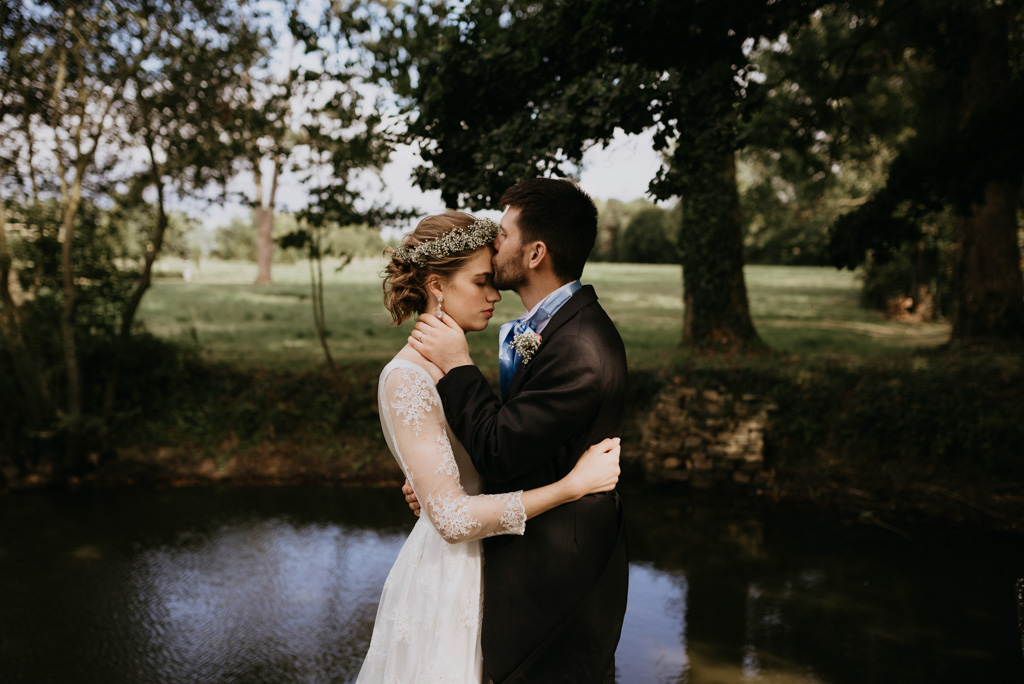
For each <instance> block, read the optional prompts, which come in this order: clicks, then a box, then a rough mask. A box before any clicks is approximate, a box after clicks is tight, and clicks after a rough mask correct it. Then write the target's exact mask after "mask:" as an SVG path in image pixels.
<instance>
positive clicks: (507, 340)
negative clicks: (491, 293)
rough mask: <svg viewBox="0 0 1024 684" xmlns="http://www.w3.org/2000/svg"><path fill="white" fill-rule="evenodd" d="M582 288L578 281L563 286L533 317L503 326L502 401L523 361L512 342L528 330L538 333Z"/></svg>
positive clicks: (500, 357)
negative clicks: (538, 329) (539, 328)
mask: <svg viewBox="0 0 1024 684" xmlns="http://www.w3.org/2000/svg"><path fill="white" fill-rule="evenodd" d="M582 287H583V285H581V284H580V281H578V280H574V281H573V282H571V283H569V284H568V285H563V286H562V287H560V288H558V289H557V290H555V291H554V292H552V293H551V294H549V295H548V296H547V297H545V298H544V299H543V300H542V301H541V302H540V304H539V305H538V306H537V310H536V311H534V312H533V315H532V316H530V314H529V313H526V314H523V316H522V317H521V318H517V319H516V320H514V321H509V322H508V323H502V324H501V329H500V330H499V331H498V339H499V340H501V344H500V345H499V346H498V371H499V374H498V377H499V380H500V384H501V400H502V401H505V397H506V396H508V388H509V386H510V385H511V384H512V376H513V375H515V374H516V369H517V368H518V367H519V362H520V361H521V360H522V358H521V357H520V356H519V353H518V352H517V351H516V350H515V349H513V348H512V340H514V339H515V337H516V335H522V334H523V333H524V332H526V331H527V330H532V331H534V332H537V328H538V327H541V326H543V325H544V324H545V323H547V322H548V321H549V320H551V317H552V316H554V315H555V313H557V312H558V310H559V309H561V308H562V305H563V304H565V303H566V302H567V301H569V299H571V298H572V296H573V295H574V294H576V293H577V292H579V291H580V289H581V288H582Z"/></svg>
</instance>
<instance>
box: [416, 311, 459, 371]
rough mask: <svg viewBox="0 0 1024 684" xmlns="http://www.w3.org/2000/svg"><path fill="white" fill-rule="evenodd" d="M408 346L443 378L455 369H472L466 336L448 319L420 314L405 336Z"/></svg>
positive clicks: (451, 319)
mask: <svg viewBox="0 0 1024 684" xmlns="http://www.w3.org/2000/svg"><path fill="white" fill-rule="evenodd" d="M409 346H411V347H412V348H413V349H415V350H416V351H418V352H419V353H420V354H422V355H423V357H424V358H425V359H426V360H427V361H430V362H431V363H432V364H434V365H435V366H437V367H438V368H440V369H441V371H442V372H443V373H445V374H447V373H448V371H450V370H451V369H452V368H456V367H458V366H471V365H473V359H471V358H470V357H469V344H468V343H467V342H466V333H464V332H463V331H462V328H460V327H459V324H458V323H456V322H455V320H454V319H453V318H452V317H451V316H445V317H444V318H442V319H438V317H437V316H435V315H433V314H427V313H425V314H420V317H419V319H417V321H416V327H415V328H413V330H412V335H410V336H409Z"/></svg>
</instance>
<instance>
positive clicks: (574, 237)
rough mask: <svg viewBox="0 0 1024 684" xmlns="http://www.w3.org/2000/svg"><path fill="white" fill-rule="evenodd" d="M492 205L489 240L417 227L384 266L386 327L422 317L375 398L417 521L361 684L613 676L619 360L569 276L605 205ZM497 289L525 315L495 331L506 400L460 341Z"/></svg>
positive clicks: (586, 680) (528, 193) (532, 183)
mask: <svg viewBox="0 0 1024 684" xmlns="http://www.w3.org/2000/svg"><path fill="white" fill-rule="evenodd" d="M501 204H502V206H504V207H507V210H506V212H505V214H504V216H503V217H502V219H501V224H500V226H499V225H497V224H495V223H494V222H493V221H489V220H487V219H475V218H473V217H472V216H469V215H467V214H462V213H459V212H446V213H443V214H440V215H437V216H429V217H427V218H425V219H423V220H422V221H421V222H420V223H419V225H417V227H416V229H415V230H414V231H413V232H412V233H411V234H410V235H408V236H406V237H405V239H404V240H403V244H402V246H401V247H399V248H398V249H396V250H394V253H393V254H392V255H391V260H390V261H389V262H388V264H387V266H386V269H385V273H384V299H385V305H386V306H387V308H388V310H389V311H390V312H391V315H392V317H393V318H394V322H395V323H396V324H398V323H401V322H403V321H405V320H406V319H407V318H409V317H410V316H412V315H413V314H417V313H418V314H421V315H420V316H419V320H418V321H417V323H416V326H415V328H414V330H413V331H412V334H411V336H410V337H409V342H408V344H407V345H406V346H405V347H404V348H403V349H402V350H401V351H400V352H399V353H398V354H396V355H395V357H394V359H393V360H392V361H391V362H390V363H388V365H387V366H385V368H384V370H383V371H382V372H381V376H380V384H379V388H378V402H379V407H380V416H381V426H382V428H383V431H384V437H385V439H386V441H387V444H388V447H389V448H390V450H391V453H392V454H393V455H394V457H395V459H396V460H397V461H398V464H399V465H400V466H401V468H402V471H403V472H404V473H405V476H406V478H407V479H408V485H407V488H406V492H407V494H408V496H407V498H408V499H409V500H410V504H411V505H412V506H413V507H414V508H417V507H418V506H422V509H421V510H420V512H421V515H420V518H419V519H418V520H417V522H416V525H415V526H414V528H413V530H412V532H411V533H410V535H409V538H408V539H407V540H406V542H405V544H404V545H403V547H402V550H401V551H400V553H399V556H398V559H397V560H396V561H395V565H394V567H393V568H392V569H391V572H390V574H389V575H388V578H387V581H386V582H385V584H384V590H383V593H382V595H381V600H380V605H379V608H378V611H377V618H376V622H375V625H374V630H373V636H372V638H371V642H370V648H369V651H368V653H367V655H366V659H365V661H364V662H363V667H362V670H361V671H360V673H359V678H358V680H357V682H359V683H361V684H384V683H387V684H391V683H396V684H397V683H399V682H402V683H409V684H412V683H416V684H419V683H427V682H438V683H441V682H443V683H446V684H448V683H451V684H469V683H474V684H478V683H482V682H487V681H493V682H494V684H506V683H507V684H512V683H521V684H527V683H528V684H545V683H547V682H573V683H580V684H591V683H593V684H600V683H601V682H612V681H614V654H615V647H616V644H617V643H618V640H619V634H620V632H621V629H622V619H623V616H624V614H625V608H626V587H627V579H628V566H627V555H626V542H625V536H624V529H623V522H622V507H621V503H620V500H619V496H618V493H617V492H616V491H615V484H616V482H617V481H618V475H619V463H618V459H619V444H618V439H617V438H616V437H617V435H618V434H619V433H620V431H621V429H622V424H623V414H624V410H625V386H626V356H625V350H624V348H623V345H622V340H621V338H620V337H619V334H618V332H617V331H616V329H615V326H614V325H613V324H612V322H611V319H609V318H608V316H607V314H606V313H605V312H604V310H603V309H602V308H601V306H600V305H599V304H598V303H597V295H596V294H595V293H594V289H593V288H592V287H590V286H582V285H581V284H580V282H579V278H580V275H581V274H582V272H583V265H584V263H585V262H586V259H587V256H588V255H589V253H590V250H591V249H592V247H593V246H594V240H595V238H596V233H597V210H596V209H595V207H594V203H593V202H592V201H591V199H590V197H588V196H587V195H586V193H584V192H583V191H582V190H580V189H579V187H577V186H576V185H575V184H574V183H572V182H570V181H567V180H559V179H547V178H537V179H532V180H528V181H524V182H522V183H519V184H517V185H515V186H513V187H512V188H510V189H509V190H508V191H507V192H506V193H505V194H504V196H503V197H502V199H501ZM499 289H502V290H514V291H515V292H516V293H517V294H518V295H519V296H520V297H521V299H522V301H523V305H524V306H525V308H526V309H527V311H528V313H527V314H524V315H523V317H521V318H520V319H518V320H516V321H513V322H511V323H506V324H505V325H503V326H502V327H501V331H500V333H499V343H500V351H499V361H500V385H501V397H500V398H499V397H496V396H495V395H494V392H493V391H492V390H491V388H490V386H489V385H488V383H487V381H486V380H485V378H484V376H483V374H482V373H481V372H480V371H479V370H478V369H477V368H476V367H475V366H474V365H473V362H472V360H471V359H470V356H469V349H468V346H467V344H466V339H465V335H464V331H479V330H483V329H484V328H486V327H487V324H488V322H489V319H490V318H491V316H492V315H493V312H494V304H495V303H496V302H498V301H500V299H501V295H500V294H499V293H498V290H499ZM410 489H411V491H410ZM481 540H482V541H481Z"/></svg>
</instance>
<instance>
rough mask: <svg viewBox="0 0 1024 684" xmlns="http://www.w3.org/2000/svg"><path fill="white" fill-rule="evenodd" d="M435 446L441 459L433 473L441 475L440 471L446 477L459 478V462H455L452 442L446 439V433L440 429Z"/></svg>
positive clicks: (457, 479)
mask: <svg viewBox="0 0 1024 684" xmlns="http://www.w3.org/2000/svg"><path fill="white" fill-rule="evenodd" d="M436 441H437V448H438V451H439V452H440V454H441V460H440V461H439V462H438V464H437V470H435V471H434V474H435V475H441V474H442V473H443V474H445V475H447V476H448V477H453V478H455V479H456V481H459V480H461V478H460V477H459V464H458V463H456V462H455V452H454V451H453V450H452V443H451V442H450V441H449V440H448V433H447V432H446V431H445V430H442V431H441V433H440V434H439V435H438V436H437V439H436Z"/></svg>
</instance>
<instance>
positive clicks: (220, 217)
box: [201, 131, 661, 231]
mask: <svg viewBox="0 0 1024 684" xmlns="http://www.w3.org/2000/svg"><path fill="white" fill-rule="evenodd" d="M419 163H420V159H419V156H418V155H417V153H416V151H415V150H414V149H413V148H411V147H408V146H404V147H401V148H399V149H398V150H397V151H396V152H395V154H394V156H393V157H392V161H391V162H390V163H389V164H388V165H387V166H386V167H384V169H383V171H382V172H381V177H380V181H378V180H377V179H376V178H367V179H366V180H365V182H366V184H367V188H368V191H367V193H366V195H367V197H368V198H369V199H372V200H378V199H388V200H390V201H391V203H392V204H393V205H394V206H399V207H411V208H413V209H415V210H417V211H418V212H419V213H422V214H423V215H426V214H433V213H437V212H439V211H442V210H444V209H445V207H444V206H443V204H442V202H441V193H440V192H438V191H432V192H429V193H425V192H423V191H421V190H420V189H419V188H417V187H415V185H414V184H413V182H412V180H411V176H412V170H413V168H414V167H415V166H417V165H418V164H419ZM660 165H661V163H660V160H659V157H658V155H657V154H656V153H655V152H654V150H653V149H652V142H651V134H644V135H637V136H627V135H625V134H623V133H622V132H621V131H619V132H618V133H617V134H616V136H615V138H614V139H613V140H612V142H611V143H610V144H609V145H608V147H607V148H601V147H593V148H591V149H590V150H588V151H587V153H586V154H585V155H584V157H583V168H582V172H581V174H580V186H581V187H582V188H583V189H584V190H586V191H587V192H588V193H589V194H590V195H591V196H592V197H594V198H595V199H599V200H609V199H618V200H622V201H624V202H628V201H630V200H633V199H637V198H640V197H645V196H646V194H647V184H648V183H649V182H650V180H651V179H652V178H653V177H654V174H655V173H656V172H657V170H658V168H659V167H660ZM268 171H269V169H268ZM230 190H232V191H234V192H237V193H247V194H248V193H249V192H251V191H252V175H251V174H240V175H239V177H238V178H236V179H235V180H234V181H232V183H231V185H230ZM277 200H278V201H277V209H278V211H297V210H299V209H302V208H303V207H305V206H306V201H307V195H306V192H305V190H304V189H303V187H302V185H301V183H299V182H298V181H297V180H296V178H295V177H294V176H292V175H290V174H287V173H284V174H282V178H281V184H280V187H279V189H278V194H277ZM248 211H249V210H248V209H247V208H246V207H245V206H243V204H242V203H241V202H230V201H229V202H217V203H214V204H210V205H207V206H204V207H203V208H202V210H201V214H202V217H201V220H202V224H203V227H204V228H205V229H206V230H210V231H212V230H213V229H215V228H217V227H219V226H223V225H226V224H228V223H230V222H231V219H232V218H234V217H242V218H247V217H248ZM480 213H482V214H484V215H487V214H488V213H489V212H480ZM495 214H497V212H495Z"/></svg>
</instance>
